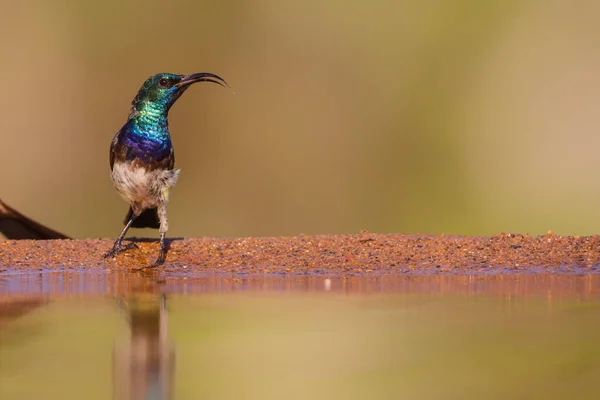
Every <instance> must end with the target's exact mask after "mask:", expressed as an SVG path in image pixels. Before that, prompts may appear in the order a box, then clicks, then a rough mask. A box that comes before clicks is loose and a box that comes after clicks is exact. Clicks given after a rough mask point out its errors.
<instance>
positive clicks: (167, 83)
mask: <svg viewBox="0 0 600 400" xmlns="http://www.w3.org/2000/svg"><path fill="white" fill-rule="evenodd" d="M158 86H160V87H161V88H169V87H171V82H170V81H169V80H168V79H167V78H161V80H160V81H158Z"/></svg>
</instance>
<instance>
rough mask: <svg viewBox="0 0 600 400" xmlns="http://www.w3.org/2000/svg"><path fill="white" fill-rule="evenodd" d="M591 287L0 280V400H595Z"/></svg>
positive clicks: (596, 297)
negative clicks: (473, 399) (538, 399)
mask: <svg viewBox="0 0 600 400" xmlns="http://www.w3.org/2000/svg"><path fill="white" fill-rule="evenodd" d="M599 332H600V276H598V275H498V276H493V275H492V276H408V277H375V278H368V277H351V278H325V277H291V278H285V277H258V278H247V279H241V278H233V277H232V278H198V279H191V278H186V279H183V278H172V279H168V278H164V277H161V276H160V275H156V276H152V275H149V276H142V275H140V274H137V275H132V274H114V273H108V272H95V273H77V272H63V273H37V274H4V275H0V399H40V398H43V399H49V400H52V399H82V398H85V399H111V398H114V399H338V398H341V399H399V398H407V399H471V398H475V399H477V398H485V399H507V398H510V399H531V398H546V399H564V398H577V399H586V398H589V399H592V398H594V399H595V398H597V397H598V395H599V394H600V390H599V389H598V388H599V387H598V385H597V383H596V380H597V376H599V375H600V345H599V344H598V343H599V340H598V333H599Z"/></svg>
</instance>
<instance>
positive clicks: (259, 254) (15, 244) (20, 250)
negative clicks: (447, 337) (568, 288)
mask: <svg viewBox="0 0 600 400" xmlns="http://www.w3.org/2000/svg"><path fill="white" fill-rule="evenodd" d="M133 241H135V242H136V243H137V244H138V246H139V248H138V249H132V250H128V251H126V252H124V253H121V254H120V255H118V256H117V257H116V258H114V259H106V260H105V259H103V258H102V254H104V252H106V251H107V250H108V249H109V248H110V247H111V246H112V240H111V239H93V240H47V241H41V240H40V241H33V240H6V241H0V273H15V272H33V271H40V270H41V271H65V270H67V271H68V270H83V271H85V270H87V271H90V270H114V271H128V270H133V269H135V268H139V267H143V266H147V265H150V264H151V263H152V261H153V260H154V259H155V257H156V254H157V251H158V241H156V240H143V239H139V240H138V239H133ZM168 247H169V251H168V253H167V261H166V263H165V265H164V266H161V267H159V268H157V269H155V271H159V272H161V273H164V274H166V276H169V275H172V276H181V275H187V276H211V275H217V276H219V275H220V276H223V275H225V276H248V275H265V274H266V275H308V276H326V275H327V276H329V275H330V276H340V275H343V276H379V275H396V274H411V275H412V274H419V275H421V274H490V273H510V274H514V273H600V236H578V237H573V236H564V237H563V236H558V235H555V234H552V233H548V234H547V235H543V236H537V237H533V236H529V235H521V234H505V233H501V234H496V235H494V236H489V237H474V236H446V235H440V236H433V235H431V236H429V235H399V234H391V235H387V234H375V233H369V232H362V233H360V234H356V235H339V236H335V235H322V236H298V237H281V238H235V239H220V238H189V239H172V240H170V241H169V246H168ZM146 271H149V270H146Z"/></svg>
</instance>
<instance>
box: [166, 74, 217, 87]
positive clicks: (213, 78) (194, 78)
mask: <svg viewBox="0 0 600 400" xmlns="http://www.w3.org/2000/svg"><path fill="white" fill-rule="evenodd" d="M196 82H212V83H216V84H218V85H221V86H223V87H228V86H229V85H228V84H227V82H225V79H223V78H221V77H220V76H219V75H215V74H211V73H209V72H199V73H197V74H191V75H186V76H184V77H183V78H182V79H181V80H180V81H179V82H178V83H176V84H175V86H177V87H179V88H182V87H185V86H188V85H191V84H192V83H196Z"/></svg>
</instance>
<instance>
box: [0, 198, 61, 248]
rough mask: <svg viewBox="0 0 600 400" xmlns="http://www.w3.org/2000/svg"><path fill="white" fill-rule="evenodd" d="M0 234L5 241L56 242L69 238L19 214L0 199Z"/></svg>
mask: <svg viewBox="0 0 600 400" xmlns="http://www.w3.org/2000/svg"><path fill="white" fill-rule="evenodd" d="M0 233H1V234H3V235H4V236H5V237H6V238H7V239H32V240H56V239H70V237H69V236H67V235H64V234H62V233H60V232H57V231H55V230H54V229H50V228H48V227H47V226H44V225H42V224H40V223H39V222H37V221H34V220H32V219H31V218H29V217H27V216H25V215H23V214H21V213H20V212H18V211H17V210H15V209H14V208H12V207H9V205H8V204H6V203H5V202H3V201H2V200H1V199H0Z"/></svg>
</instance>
